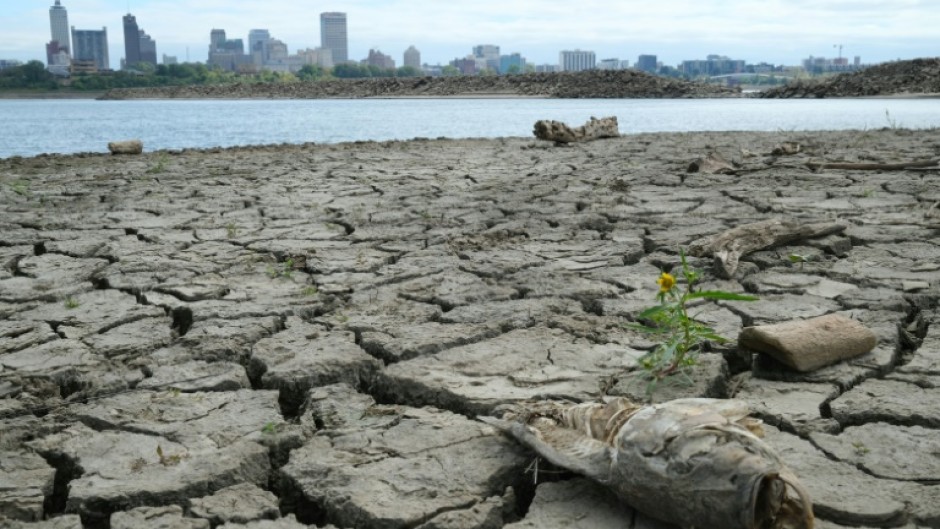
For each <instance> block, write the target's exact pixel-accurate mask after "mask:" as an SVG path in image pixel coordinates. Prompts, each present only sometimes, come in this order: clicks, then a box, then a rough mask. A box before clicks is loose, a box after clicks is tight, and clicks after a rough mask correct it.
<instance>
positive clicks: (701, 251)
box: [688, 219, 847, 278]
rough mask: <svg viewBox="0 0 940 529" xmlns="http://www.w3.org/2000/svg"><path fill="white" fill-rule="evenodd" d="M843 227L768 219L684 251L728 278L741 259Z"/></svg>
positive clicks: (820, 235) (839, 230) (716, 236)
mask: <svg viewBox="0 0 940 529" xmlns="http://www.w3.org/2000/svg"><path fill="white" fill-rule="evenodd" d="M846 227H847V226H846V225H845V224H840V223H838V222H822V223H813V224H804V223H801V222H797V221H794V220H786V219H769V220H765V221H761V222H755V223H753V224H745V225H743V226H738V227H737V228H732V229H730V230H728V231H725V232H722V233H719V234H716V235H711V236H708V237H705V238H703V239H699V240H697V241H695V242H693V243H692V244H691V245H689V250H688V252H689V255H692V256H694V257H708V256H711V257H714V258H715V268H716V270H717V272H718V273H719V274H720V275H722V276H724V277H725V278H731V277H732V276H734V273H735V272H736V271H737V269H738V261H739V260H740V259H741V257H742V256H745V255H747V254H749V253H752V252H756V251H758V250H764V249H767V248H773V247H775V246H780V245H783V244H788V243H791V242H793V241H799V240H803V239H814V238H816V237H824V236H826V235H831V234H833V233H840V232H843V231H845V229H846Z"/></svg>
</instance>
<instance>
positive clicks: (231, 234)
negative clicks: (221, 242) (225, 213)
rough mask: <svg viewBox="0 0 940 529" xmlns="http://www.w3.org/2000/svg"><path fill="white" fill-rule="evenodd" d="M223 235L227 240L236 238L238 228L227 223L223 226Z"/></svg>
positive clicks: (231, 223) (233, 224)
mask: <svg viewBox="0 0 940 529" xmlns="http://www.w3.org/2000/svg"><path fill="white" fill-rule="evenodd" d="M225 234H226V235H228V238H229V239H234V238H235V237H237V236H238V226H237V225H236V224H235V223H234V222H229V223H228V224H226V225H225Z"/></svg>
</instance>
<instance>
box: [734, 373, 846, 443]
mask: <svg viewBox="0 0 940 529" xmlns="http://www.w3.org/2000/svg"><path fill="white" fill-rule="evenodd" d="M838 395H839V388H838V386H835V385H833V384H810V383H806V382H802V383H801V382H796V383H794V382H775V381H770V380H761V379H756V378H751V377H745V378H744V381H743V383H742V384H741V385H740V386H739V387H738V389H737V391H736V392H735V394H734V398H736V399H741V400H743V401H745V402H747V404H748V406H749V407H750V409H751V411H752V413H753V414H754V415H755V416H757V417H759V418H760V419H761V420H763V421H764V422H766V423H767V424H771V425H773V426H776V427H778V428H781V429H783V430H786V431H790V432H796V433H799V434H801V435H805V434H807V433H809V432H813V431H823V432H834V431H838V430H839V424H838V423H837V422H836V421H834V420H832V419H830V418H826V417H824V416H823V413H822V409H823V406H824V405H825V404H826V403H827V402H829V401H830V400H831V399H833V398H835V397H836V396H838Z"/></svg>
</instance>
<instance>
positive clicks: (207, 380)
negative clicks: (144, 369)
mask: <svg viewBox="0 0 940 529" xmlns="http://www.w3.org/2000/svg"><path fill="white" fill-rule="evenodd" d="M137 388H138V389H155V390H160V389H163V390H170V389H178V390H179V391H182V392H185V393H193V392H197V391H237V390H239V389H249V388H251V382H250V381H249V380H248V374H247V373H246V372H245V368H244V367H242V366H241V365H239V364H235V363H232V362H205V361H202V360H194V361H192V362H185V363H182V364H176V365H167V366H159V367H157V368H155V369H153V373H152V375H151V376H150V377H148V378H146V379H144V380H143V381H142V382H141V383H140V384H138V385H137Z"/></svg>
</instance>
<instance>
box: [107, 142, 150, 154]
mask: <svg viewBox="0 0 940 529" xmlns="http://www.w3.org/2000/svg"><path fill="white" fill-rule="evenodd" d="M108 150H109V151H111V154H140V153H142V152H144V144H143V142H142V141H140V140H128V141H112V142H111V143H109V144H108Z"/></svg>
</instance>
